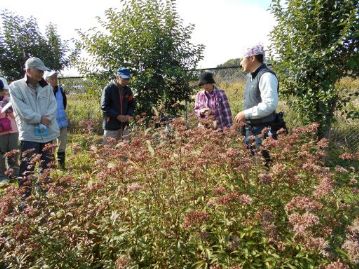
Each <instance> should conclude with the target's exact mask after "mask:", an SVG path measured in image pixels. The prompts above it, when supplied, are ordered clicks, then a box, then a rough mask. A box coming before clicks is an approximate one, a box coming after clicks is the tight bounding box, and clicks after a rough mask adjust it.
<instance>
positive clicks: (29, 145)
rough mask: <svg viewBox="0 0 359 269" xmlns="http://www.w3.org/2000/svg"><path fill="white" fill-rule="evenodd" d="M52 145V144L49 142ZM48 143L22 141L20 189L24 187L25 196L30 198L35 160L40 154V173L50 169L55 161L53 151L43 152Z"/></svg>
mask: <svg viewBox="0 0 359 269" xmlns="http://www.w3.org/2000/svg"><path fill="white" fill-rule="evenodd" d="M49 143H51V142H49ZM46 144H48V143H38V142H31V141H21V142H20V151H21V163H20V171H19V175H20V177H19V187H24V190H25V193H24V195H25V196H29V195H30V193H31V185H32V182H31V177H29V175H31V174H33V172H34V169H35V164H36V162H35V163H34V158H36V156H38V155H39V154H40V163H39V165H40V167H39V168H40V173H41V172H43V171H44V170H45V169H47V168H50V165H51V163H52V162H53V161H54V154H53V152H52V150H51V149H50V150H45V151H44V150H43V149H44V147H45V145H46Z"/></svg>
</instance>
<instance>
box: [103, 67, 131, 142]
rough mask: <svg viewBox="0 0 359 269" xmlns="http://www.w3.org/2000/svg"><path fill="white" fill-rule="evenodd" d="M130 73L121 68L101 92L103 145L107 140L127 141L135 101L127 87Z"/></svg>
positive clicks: (126, 69)
mask: <svg viewBox="0 0 359 269" xmlns="http://www.w3.org/2000/svg"><path fill="white" fill-rule="evenodd" d="M130 78H131V72H130V70H129V69H128V68H125V67H121V68H119V69H118V71H117V73H116V78H115V80H114V81H111V82H110V83H109V84H108V85H107V86H106V87H105V88H104V89H103V91H102V96H101V110H102V111H103V117H104V119H103V124H102V126H103V129H104V143H106V141H107V138H115V139H125V140H126V139H128V134H129V132H128V124H129V122H130V121H131V120H132V118H133V114H134V110H135V100H134V97H133V93H132V91H131V89H130V87H128V84H129V81H130Z"/></svg>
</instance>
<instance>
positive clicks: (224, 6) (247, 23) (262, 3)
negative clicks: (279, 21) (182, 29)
mask: <svg viewBox="0 0 359 269" xmlns="http://www.w3.org/2000/svg"><path fill="white" fill-rule="evenodd" d="M270 2H271V0H177V1H176V3H177V11H178V13H179V16H180V17H181V18H182V19H183V23H184V25H188V24H194V25H195V29H194V31H193V33H192V43H194V44H203V45H205V50H204V59H203V60H202V61H201V62H200V63H199V66H198V67H199V68H211V67H216V66H217V65H219V64H222V63H224V62H226V61H227V60H229V59H233V58H239V57H240V55H241V53H242V52H243V50H244V49H245V48H246V47H249V46H251V45H254V44H256V43H262V44H263V45H264V46H268V44H269V38H268V34H269V32H270V31H271V29H272V28H273V26H274V25H275V21H274V17H273V16H272V14H270V12H269V11H268V9H269V5H270ZM121 6H122V4H121V0H101V1H96V0H95V1H89V0H86V1H85V0H62V1H48V0H35V1H23V0H1V1H0V10H4V9H7V10H9V11H12V12H13V13H15V14H16V15H21V16H24V17H29V16H33V17H35V18H36V19H37V22H38V24H39V26H40V29H41V30H42V31H44V29H45V26H46V25H48V24H49V23H50V22H51V23H54V24H55V25H56V26H57V29H58V33H59V34H60V36H61V37H62V39H71V38H76V37H77V33H76V29H81V30H87V29H89V28H91V27H94V26H97V25H98V24H97V21H96V17H97V16H98V17H104V11H105V10H106V9H108V8H121Z"/></svg>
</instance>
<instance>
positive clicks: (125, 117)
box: [117, 115, 132, 122]
mask: <svg viewBox="0 0 359 269" xmlns="http://www.w3.org/2000/svg"><path fill="white" fill-rule="evenodd" d="M117 120H118V121H120V122H129V121H130V120H132V117H131V116H129V115H118V116H117Z"/></svg>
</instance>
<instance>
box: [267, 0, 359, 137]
mask: <svg viewBox="0 0 359 269" xmlns="http://www.w3.org/2000/svg"><path fill="white" fill-rule="evenodd" d="M271 12H272V13H273V14H274V16H275V18H276V20H277V25H276V26H275V27H274V30H273V31H272V32H271V39H272V49H273V51H272V53H273V55H275V56H276V63H275V66H276V69H277V72H278V73H279V76H280V78H281V80H282V81H281V93H283V94H285V95H287V96H292V97H294V98H291V99H290V100H291V102H292V104H293V105H294V107H295V108H296V109H297V111H298V112H299V115H300V117H301V118H302V120H303V123H308V122H313V121H316V122H319V123H320V129H319V132H318V134H319V136H320V137H322V136H326V135H327V132H328V130H329V128H330V125H331V123H332V120H333V115H334V111H335V110H336V107H337V104H338V100H339V94H338V92H337V91H336V89H335V86H334V85H335V82H337V81H338V80H339V79H341V78H342V77H344V76H347V75H353V76H355V75H358V70H359V69H358V67H359V66H358V64H359V58H358V47H359V38H358V26H359V21H358V18H359V17H358V13H357V12H358V0H291V1H288V0H287V1H284V3H283V1H281V0H273V1H272V5H271Z"/></svg>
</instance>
